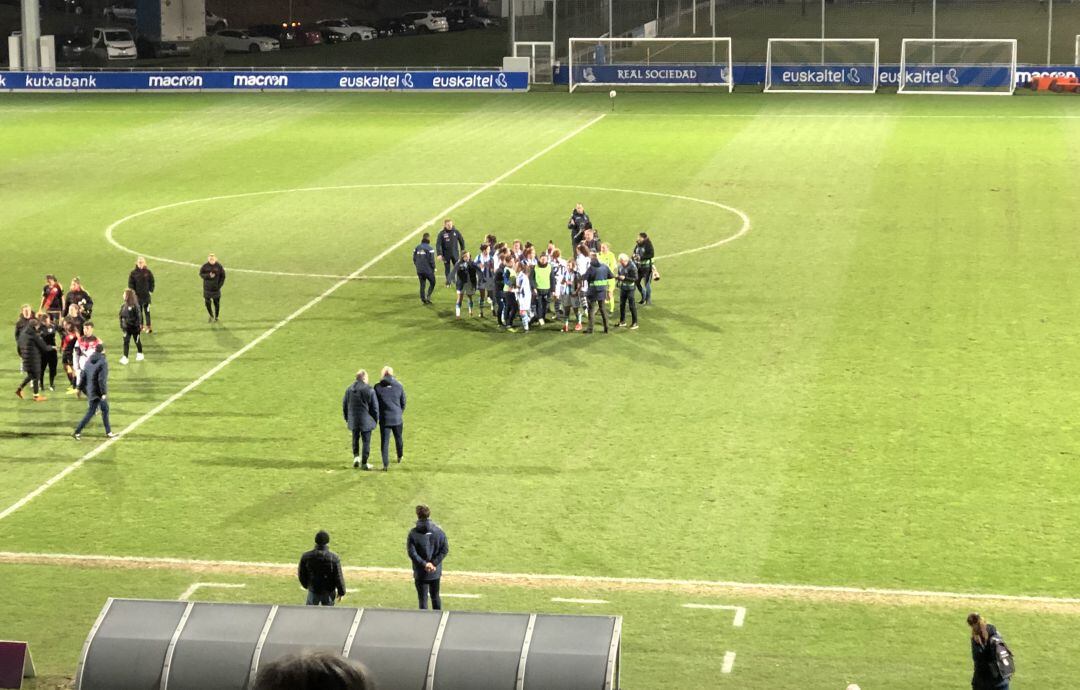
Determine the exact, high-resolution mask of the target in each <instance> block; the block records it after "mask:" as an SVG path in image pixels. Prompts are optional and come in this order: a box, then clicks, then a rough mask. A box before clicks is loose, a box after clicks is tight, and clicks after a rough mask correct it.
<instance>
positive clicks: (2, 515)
mask: <svg viewBox="0 0 1080 690" xmlns="http://www.w3.org/2000/svg"><path fill="white" fill-rule="evenodd" d="M604 117H606V113H605V114H601V115H598V116H596V117H594V118H592V119H591V120H589V121H588V122H586V123H585V124H583V125H580V126H578V127H576V128H575V129H574V130H572V131H571V132H569V133H568V134H564V135H563V136H562V137H560V138H559V139H558V140H556V141H555V142H554V143H551V144H548V145H547V146H545V147H544V148H543V149H541V150H540V151H538V152H537V153H534V154H533V155H531V156H529V157H528V158H526V159H525V160H524V161H522V162H520V163H518V164H517V165H515V166H514V167H512V168H510V169H509V170H507V171H506V172H504V173H502V174H501V175H499V176H498V177H495V178H493V179H491V180H489V181H488V182H485V183H484V184H482V185H480V186H479V187H477V188H476V189H474V190H473V191H471V192H469V193H468V194H466V195H465V196H463V197H461V198H460V199H458V200H457V201H455V202H454V203H452V204H450V205H449V206H447V207H446V208H444V209H443V210H441V211H439V212H438V213H437V214H435V215H434V216H432V217H431V218H430V219H428V220H427V221H425V222H424V223H423V224H421V225H419V226H418V227H416V228H414V229H413V230H410V231H409V232H408V234H406V235H403V236H402V237H401V239H399V240H398V241H397V242H394V243H393V244H392V245H390V246H389V247H387V248H386V249H384V250H383V251H381V252H380V253H379V254H377V255H376V256H374V257H372V258H371V259H370V260H369V261H367V262H366V263H365V264H364V265H363V266H361V267H360V268H358V269H356V270H355V271H353V272H352V273H350V274H349V275H347V276H345V277H344V278H342V279H340V280H338V281H337V282H336V283H334V284H333V285H331V286H330V287H329V288H327V289H326V290H325V291H323V292H322V293H321V294H320V295H318V296H316V297H314V298H313V299H311V300H310V301H308V302H307V303H306V304H304V305H303V306H301V307H300V308H299V309H297V310H296V311H294V312H293V313H291V314H289V315H288V316H286V317H285V318H284V319H282V320H281V321H278V322H277V323H276V324H274V325H273V326H271V327H270V328H268V329H267V330H266V331H264V332H263V333H262V334H260V335H259V336H258V337H257V338H255V339H254V340H252V341H251V342H249V343H248V344H247V345H244V346H243V347H242V348H240V349H239V350H237V351H236V352H234V353H232V354H231V355H229V356H228V357H226V358H225V359H223V360H222V361H220V362H218V364H216V365H215V366H214V367H213V368H212V369H210V370H209V371H207V372H206V373H205V374H203V375H202V376H200V377H199V378H197V379H195V380H194V381H192V382H191V383H189V384H187V385H186V386H184V387H183V388H181V389H180V390H179V391H177V392H176V393H173V394H172V395H170V396H169V397H168V398H166V399H165V401H164V402H162V403H160V404H158V405H157V406H156V407H154V408H153V409H152V410H150V411H149V412H147V413H145V414H144V415H143V416H141V417H139V418H138V419H136V420H135V421H134V422H132V423H131V424H129V425H127V426H126V427H124V428H123V429H121V430H120V432H119V433H117V435H116V436H114V437H112V438H110V439H107V440H105V441H104V442H103V443H101V444H99V445H98V446H96V447H95V448H93V449H92V450H91V451H90V452H88V453H86V454H85V455H83V456H82V457H81V458H79V459H78V460H76V461H75V462H73V463H71V464H70V465H68V466H67V467H65V468H64V469H62V470H60V471H59V472H57V473H56V474H55V475H53V476H52V477H50V478H49V479H48V480H46V481H45V483H44V484H42V485H41V486H39V487H37V488H36V489H34V490H33V491H31V492H30V493H28V494H26V495H25V496H23V497H22V498H20V499H19V500H18V501H16V502H15V503H13V504H11V505H10V506H8V507H7V508H5V509H4V510H3V511H0V520H4V519H6V518H8V517H9V516H11V515H12V514H13V513H15V512H17V511H18V510H20V509H21V508H22V507H23V506H25V505H26V504H27V503H29V502H30V501H32V500H34V499H35V498H37V497H38V496H40V495H41V494H43V493H45V492H46V491H48V490H49V489H50V488H51V487H53V486H55V485H56V483H57V482H60V481H62V480H63V479H64V478H65V477H67V476H68V475H69V474H71V473H72V472H74V471H75V470H77V469H79V468H80V467H82V466H83V465H84V464H85V463H86V462H87V461H89V460H93V459H94V458H96V457H97V456H99V455H101V454H102V453H103V452H105V451H106V450H108V449H109V448H111V447H112V445H113V444H114V443H117V442H119V441H120V440H121V439H123V438H124V437H125V436H127V435H128V434H130V433H131V432H133V431H135V430H136V429H138V428H139V427H140V426H142V425H143V424H145V423H146V422H148V421H149V420H151V419H153V418H154V417H155V416H157V415H158V414H159V413H161V412H162V411H163V410H165V409H167V408H168V407H169V406H170V405H172V404H173V403H175V402H176V401H177V400H179V399H181V398H183V397H184V396H185V395H187V394H188V393H190V392H191V391H193V390H194V389H196V388H198V387H199V386H200V385H201V384H203V383H204V382H206V381H207V380H208V379H210V378H212V377H213V376H214V375H215V374H217V373H218V372H219V371H221V370H222V369H224V368H225V367H227V366H229V365H230V364H232V363H233V362H234V361H236V360H237V359H239V358H240V357H243V356H244V355H245V354H247V353H248V352H250V351H251V350H252V349H253V348H255V347H256V346H258V345H259V343H261V342H262V341H264V340H266V339H267V338H269V337H270V336H272V335H273V334H275V333H277V332H278V331H279V330H281V329H282V328H284V327H285V326H287V325H289V324H290V323H292V322H293V321H295V320H296V319H297V318H299V317H300V316H302V315H304V314H305V313H306V312H308V311H309V310H310V309H312V308H313V307H316V306H318V305H319V304H320V303H321V302H322V301H323V300H325V299H326V298H327V297H329V296H330V295H332V294H334V293H335V292H337V291H338V290H339V289H341V288H342V287H343V286H345V285H348V284H349V282H350V281H353V280H355V279H357V278H358V277H360V275H361V274H363V273H364V272H365V271H367V270H368V269H369V268H371V267H372V266H374V265H375V264H377V263H378V262H380V261H382V260H383V259H384V258H386V257H387V256H389V254H390V253H391V252H393V251H396V250H397V249H398V248H400V247H401V245H403V244H405V243H406V242H408V241H409V240H410V239H413V238H415V237H416V235H417V234H419V233H421V232H423V231H424V230H425V229H427V228H428V227H431V226H432V225H435V224H437V223H438V222H439V221H441V220H442V219H443V218H445V217H446V216H448V215H450V214H451V213H453V212H454V211H455V210H457V209H458V208H461V207H462V206H464V205H465V204H467V203H469V202H470V201H472V200H473V199H475V198H476V197H478V196H479V195H481V194H483V193H484V192H486V191H487V190H489V189H491V188H492V187H494V186H496V185H497V184H499V183H500V182H502V181H503V180H505V179H506V178H508V177H510V176H511V175H514V174H515V173H517V172H519V171H520V170H521V169H522V168H524V167H526V166H527V165H529V164H530V163H532V162H534V161H535V160H537V159H538V158H540V157H542V156H544V155H546V154H547V153H549V152H551V151H553V150H554V149H556V148H558V147H559V146H561V145H562V144H564V143H566V142H567V141H570V140H571V139H573V138H574V137H576V136H577V135H578V134H581V133H582V132H584V131H585V130H586V129H588V128H589V127H592V126H593V125H595V124H596V123H597V122H600V120H603V119H604Z"/></svg>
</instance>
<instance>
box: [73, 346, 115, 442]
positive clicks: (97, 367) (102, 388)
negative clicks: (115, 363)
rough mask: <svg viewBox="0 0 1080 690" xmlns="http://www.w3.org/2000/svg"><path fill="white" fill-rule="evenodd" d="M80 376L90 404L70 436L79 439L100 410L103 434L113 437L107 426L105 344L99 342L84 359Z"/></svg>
mask: <svg viewBox="0 0 1080 690" xmlns="http://www.w3.org/2000/svg"><path fill="white" fill-rule="evenodd" d="M82 376H83V382H84V384H85V386H86V399H87V401H88V402H89V403H90V404H89V407H87V409H86V414H85V415H84V416H83V418H82V420H81V421H80V422H79V425H78V426H77V427H75V432H74V433H73V434H71V435H72V437H73V438H74V439H75V440H76V441H78V440H79V439H81V438H82V430H83V429H85V428H86V425H87V424H89V423H90V420H91V419H93V417H94V413H96V412H97V411H98V410H101V424H102V425H103V426H104V427H105V436H107V437H108V438H115V437H116V436H117V434H114V433H113V432H112V427H111V426H109V400H108V393H109V363H108V362H107V361H105V346H104V345H102V344H101V343H100V342H99V343H98V344H97V345H96V346H95V347H94V352H93V354H91V355H90V358H89V359H88V360H87V361H86V366H85V367H83V372H82Z"/></svg>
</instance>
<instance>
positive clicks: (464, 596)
mask: <svg viewBox="0 0 1080 690" xmlns="http://www.w3.org/2000/svg"><path fill="white" fill-rule="evenodd" d="M440 596H442V597H443V598H444V599H480V598H482V597H483V595H482V594H451V593H449V592H443V593H442V594H441V595H440Z"/></svg>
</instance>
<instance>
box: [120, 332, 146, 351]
mask: <svg viewBox="0 0 1080 690" xmlns="http://www.w3.org/2000/svg"><path fill="white" fill-rule="evenodd" d="M132 339H134V340H135V351H136V352H142V334H141V333H139V331H135V332H132V331H124V356H125V357H127V356H128V352H129V351H130V350H131V341H132Z"/></svg>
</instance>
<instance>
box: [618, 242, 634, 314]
mask: <svg viewBox="0 0 1080 690" xmlns="http://www.w3.org/2000/svg"><path fill="white" fill-rule="evenodd" d="M615 282H616V283H618V285H619V326H620V327H624V326H626V307H627V305H629V306H630V318H631V320H632V322H631V324H630V328H637V327H638V325H637V303H636V302H634V291H635V290H636V289H637V282H638V272H637V265H636V264H635V263H634V262H633V261H631V260H630V257H629V256H627V255H626V254H619V267H618V273H617V274H616V276H615Z"/></svg>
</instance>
